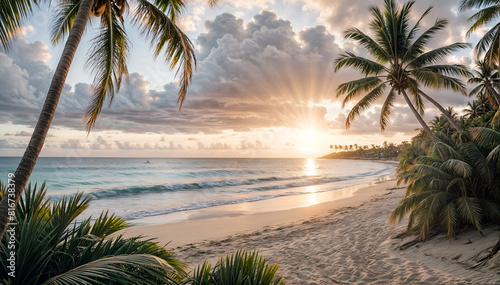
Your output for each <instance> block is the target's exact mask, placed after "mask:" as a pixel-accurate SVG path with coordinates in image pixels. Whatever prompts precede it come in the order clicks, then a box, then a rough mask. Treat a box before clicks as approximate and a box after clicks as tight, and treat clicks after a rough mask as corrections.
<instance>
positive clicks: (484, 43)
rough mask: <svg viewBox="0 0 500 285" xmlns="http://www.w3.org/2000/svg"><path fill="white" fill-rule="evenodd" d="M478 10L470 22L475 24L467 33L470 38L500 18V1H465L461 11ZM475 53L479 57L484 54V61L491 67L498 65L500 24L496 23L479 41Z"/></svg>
mask: <svg viewBox="0 0 500 285" xmlns="http://www.w3.org/2000/svg"><path fill="white" fill-rule="evenodd" d="M473 8H478V9H480V10H479V11H478V12H477V13H475V14H474V15H472V16H471V17H470V18H469V21H473V22H474V23H473V24H472V26H471V27H470V29H469V30H468V31H467V34H466V35H467V36H470V35H471V34H472V33H474V32H475V31H476V30H477V29H479V28H480V27H482V26H484V25H486V23H488V22H489V21H491V20H493V19H495V18H497V17H498V16H500V1H498V0H463V1H462V5H461V6H460V10H462V11H464V10H467V9H473ZM474 51H475V52H476V54H477V55H481V54H483V53H484V57H485V58H484V61H485V62H487V63H488V64H489V65H490V66H491V67H493V65H494V64H495V63H498V54H499V51H500V22H499V23H496V24H495V25H494V26H493V27H492V28H491V29H490V30H488V32H486V34H484V36H483V37H482V38H481V39H480V40H479V42H478V43H477V45H476V47H475V48H474Z"/></svg>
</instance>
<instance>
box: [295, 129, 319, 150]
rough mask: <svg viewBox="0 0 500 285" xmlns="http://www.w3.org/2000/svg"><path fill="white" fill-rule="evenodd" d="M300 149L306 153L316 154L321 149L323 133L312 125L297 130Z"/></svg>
mask: <svg viewBox="0 0 500 285" xmlns="http://www.w3.org/2000/svg"><path fill="white" fill-rule="evenodd" d="M298 135H299V136H300V137H299V141H300V143H299V145H300V150H301V151H302V152H304V153H306V154H311V155H314V154H317V153H318V152H320V151H321V147H322V144H324V143H325V142H323V137H324V134H323V133H322V132H320V131H318V130H317V129H316V128H314V127H308V128H305V129H302V130H300V131H299V132H298Z"/></svg>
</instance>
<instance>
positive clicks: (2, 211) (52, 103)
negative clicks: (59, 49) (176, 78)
mask: <svg viewBox="0 0 500 285" xmlns="http://www.w3.org/2000/svg"><path fill="white" fill-rule="evenodd" d="M92 3H93V0H83V1H82V2H81V3H80V8H79V9H78V13H77V15H76V18H75V22H74V24H73V27H72V29H71V31H70V32H69V36H68V40H67V42H66V45H65V46H64V50H63V53H62V55H61V59H60V60H59V64H58V65H57V69H56V71H55V73H54V76H53V77H52V82H51V84H50V88H49V91H48V93H47V98H46V99H45V103H44V104H43V108H42V112H41V113H40V117H39V118H38V122H37V124H36V127H35V129H34V131H33V134H32V135H31V139H30V142H29V144H28V147H27V148H26V151H25V152H24V155H23V157H22V159H21V162H20V163H19V166H18V167H17V170H16V172H15V173H14V175H15V178H14V180H15V183H14V184H15V192H14V197H10V198H9V197H8V195H4V197H3V199H2V201H0V237H2V236H3V234H4V233H5V231H6V230H7V227H8V225H9V222H10V220H9V216H8V211H9V204H11V206H12V202H15V204H14V205H17V203H18V202H19V199H20V198H21V194H22V193H23V190H24V187H25V186H26V184H27V183H28V179H29V177H30V175H31V172H32V171H33V168H34V167H35V164H36V161H37V159H38V156H39V155H40V151H41V150H42V147H43V144H44V142H45V138H46V136H47V133H48V131H49V128H50V124H51V123H52V119H53V118H54V114H55V112H56V108H57V103H58V102H59V98H60V97H61V92H62V89H63V87H64V83H65V81H66V76H67V75H68V71H69V67H70V66H71V62H72V61H73V57H74V55H75V52H76V49H77V47H78V44H79V43H80V40H81V38H82V35H83V32H84V30H85V26H86V25H87V22H88V19H89V15H90V10H91V8H92ZM6 194H7V193H6ZM11 208H12V207H11Z"/></svg>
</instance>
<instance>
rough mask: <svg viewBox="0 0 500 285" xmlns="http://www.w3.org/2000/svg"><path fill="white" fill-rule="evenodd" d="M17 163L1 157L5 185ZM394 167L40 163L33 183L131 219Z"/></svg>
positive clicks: (271, 162)
mask: <svg viewBox="0 0 500 285" xmlns="http://www.w3.org/2000/svg"><path fill="white" fill-rule="evenodd" d="M19 160H20V158H15V157H1V158H0V175H1V176H0V180H2V181H6V179H7V174H8V173H9V172H14V171H15V168H16V167H17V164H18V162H19ZM393 169H394V166H392V165H389V164H384V163H379V162H374V161H356V160H333V159H192V158H188V159H184V158H182V159H181V158H175V159H174V158H172V159H166V158H39V160H38V162H37V165H36V167H35V170H34V172H33V174H32V176H31V179H30V181H32V182H35V181H38V182H43V181H46V184H47V188H48V196H49V197H51V199H52V200H58V199H60V198H61V197H62V196H63V195H70V194H74V193H77V192H84V193H85V195H89V196H91V197H92V198H93V201H92V204H91V206H90V208H89V210H88V211H87V214H93V215H95V214H98V213H99V212H100V211H102V210H104V209H111V210H112V211H113V212H115V213H116V214H118V215H119V216H121V217H124V218H125V219H127V220H134V219H138V218H144V217H149V216H155V215H163V214H169V213H176V212H182V211H189V210H195V209H203V208H208V207H214V206H219V205H228V204H238V203H246V202H254V201H261V200H266V199H272V198H276V197H283V196H292V195H301V194H310V193H321V192H326V191H335V189H340V188H344V187H348V186H354V185H359V184H364V183H369V182H372V181H374V180H376V179H378V178H380V177H383V176H387V175H389V174H391V173H392V172H393Z"/></svg>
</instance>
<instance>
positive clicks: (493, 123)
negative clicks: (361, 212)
mask: <svg viewBox="0 0 500 285" xmlns="http://www.w3.org/2000/svg"><path fill="white" fill-rule="evenodd" d="M413 4H414V1H410V2H407V3H406V4H403V5H402V7H399V8H398V7H397V6H396V3H395V2H394V1H392V0H386V1H385V10H384V11H383V12H382V11H380V10H379V9H378V8H377V7H372V8H370V10H371V11H372V17H373V19H372V21H371V22H370V28H371V31H372V33H373V36H374V38H372V37H370V36H369V35H367V34H365V33H364V32H362V31H360V30H358V29H356V28H351V29H349V30H347V31H346V38H348V39H352V40H354V41H356V42H357V43H358V44H359V45H360V46H362V47H363V48H365V49H366V50H367V51H368V53H369V54H370V55H371V56H372V58H373V60H372V59H367V58H363V57H359V56H356V55H354V54H351V53H346V54H344V55H342V56H340V57H339V58H338V59H337V61H336V70H339V69H340V68H343V67H353V68H354V69H357V70H359V71H361V73H362V74H363V75H365V77H364V78H362V79H358V80H354V81H350V82H347V83H343V84H341V85H340V86H339V87H338V92H337V96H342V95H344V96H345V97H344V100H343V106H345V105H346V103H348V102H350V101H351V100H353V99H355V98H356V97H359V96H362V97H361V99H360V100H359V101H358V103H356V104H355V105H354V107H353V108H352V109H351V110H350V112H349V115H348V117H347V120H346V127H347V128H349V126H350V125H351V122H352V120H354V119H355V118H356V117H357V116H358V115H359V114H360V113H361V112H362V111H363V110H365V109H366V108H368V107H369V106H371V105H372V104H373V103H374V102H376V101H377V100H379V99H380V98H382V95H383V94H385V93H384V92H385V91H386V90H387V89H389V92H388V93H387V94H386V95H385V97H384V103H383V105H382V110H381V115H380V127H381V129H382V130H384V129H385V128H386V125H387V123H388V122H389V116H390V113H391V108H392V107H393V104H394V101H395V100H396V98H397V96H403V98H404V99H405V102H406V104H407V105H408V106H409V107H410V109H411V110H412V112H413V114H414V115H415V117H416V118H417V120H418V121H419V122H420V124H421V126H422V130H421V131H420V133H419V134H418V135H417V136H415V137H414V138H413V139H412V141H411V143H404V144H402V146H401V147H400V149H399V150H398V157H399V160H400V162H399V166H398V171H397V179H398V183H406V184H407V187H406V196H405V198H404V199H403V200H402V201H401V202H400V203H399V205H398V206H397V207H396V209H394V211H393V212H392V213H391V215H390V217H389V221H390V222H391V223H394V222H396V221H401V220H402V218H403V217H405V216H409V219H408V225H407V233H408V234H411V233H418V234H419V238H418V239H417V240H424V239H427V238H429V237H432V236H433V235H435V234H438V233H445V234H446V235H447V236H448V237H449V238H450V239H451V238H453V237H454V236H455V235H457V234H458V233H460V232H461V231H464V230H467V229H469V228H473V229H476V230H478V231H479V232H482V229H483V228H484V227H485V226H489V225H499V224H500V132H498V130H499V126H500V124H499V117H500V115H499V111H498V109H499V105H500V104H499V103H500V99H499V95H498V88H499V78H498V59H499V54H500V52H499V51H500V40H499V38H500V37H499V35H500V30H499V28H500V24H496V25H495V26H494V27H493V28H492V29H490V30H489V31H488V32H487V33H486V34H485V35H484V36H483V37H482V39H481V40H480V41H479V43H478V45H477V46H476V47H475V49H474V51H475V53H476V56H477V57H478V60H477V64H476V70H475V71H474V73H471V72H469V71H468V68H467V67H465V66H461V65H447V64H446V65H444V64H442V62H443V59H444V57H445V56H447V55H449V54H450V53H451V52H454V51H457V50H459V49H463V48H464V47H465V46H466V45H465V44H464V43H456V44H452V45H448V46H444V47H440V48H437V49H434V50H429V49H428V48H427V47H426V44H427V43H428V42H429V41H430V40H431V39H432V36H434V34H435V33H436V32H437V31H439V30H441V29H443V28H444V26H445V24H446V21H445V20H441V19H438V20H436V22H435V24H434V26H432V27H431V28H429V29H427V30H426V31H424V32H423V33H422V34H421V35H420V36H418V37H416V35H415V32H416V31H418V30H419V25H420V22H421V21H422V19H423V18H424V17H425V16H426V15H427V13H428V12H429V11H430V9H431V8H429V9H427V10H426V12H424V14H423V15H422V16H420V18H419V20H417V22H416V24H415V25H414V26H413V28H411V27H410V25H409V24H408V23H409V17H410V12H411V8H412V6H413ZM473 7H474V8H480V9H481V10H480V11H479V12H477V13H476V14H474V15H473V16H472V17H471V18H470V19H469V20H472V21H474V23H473V25H472V27H471V28H470V30H469V31H468V33H467V35H470V34H471V33H472V32H474V31H475V30H477V29H478V28H479V27H481V26H483V25H485V24H486V23H487V22H488V21H490V20H492V19H493V18H495V17H496V16H498V15H499V14H500V1H463V2H462V6H461V8H462V9H468V8H473ZM481 56H483V58H482V59H481V58H480V57H481ZM452 76H462V77H467V78H469V80H468V83H469V84H470V85H471V86H472V88H473V89H472V91H470V92H469V94H466V85H465V84H464V83H462V81H461V80H460V79H458V78H455V77H452ZM388 86H389V87H388ZM421 88H426V89H430V88H435V89H437V88H445V89H452V90H454V91H457V92H459V93H462V94H463V95H469V96H471V97H474V96H475V97H476V98H475V100H474V101H473V102H472V103H469V104H468V106H467V108H466V109H465V110H464V115H463V116H459V115H458V114H457V113H455V112H454V110H453V108H452V107H450V108H448V109H444V108H443V107H441V106H440V105H439V104H437V102H436V101H435V100H434V99H432V98H431V97H430V96H428V95H427V94H426V93H425V92H424V91H423V90H422V89H421ZM407 92H408V93H409V94H410V95H411V97H410V96H408V94H407ZM422 98H425V99H427V100H429V101H430V102H431V103H433V104H434V105H435V106H436V107H437V109H438V110H439V111H441V115H439V116H436V117H435V118H433V120H432V121H431V122H430V124H429V125H427V124H426V123H425V122H424V121H423V119H422V117H421V116H420V115H421V114H422V113H423V112H424V108H423V103H422ZM374 150H376V148H372V150H371V151H370V152H369V151H368V150H367V149H364V148H362V149H358V150H355V151H351V152H340V153H333V154H331V155H328V156H325V158H342V157H349V156H350V157H351V158H352V157H356V158H367V157H368V154H372V156H373V153H376V152H375V151H374ZM378 156H379V158H380V157H382V156H381V155H380V154H379V155H378ZM375 158H377V155H375ZM499 248H500V240H499V242H498V243H497V244H496V245H495V246H494V247H493V249H492V250H491V253H490V254H489V255H488V257H491V256H492V255H494V254H495V253H496V252H498V251H499Z"/></svg>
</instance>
